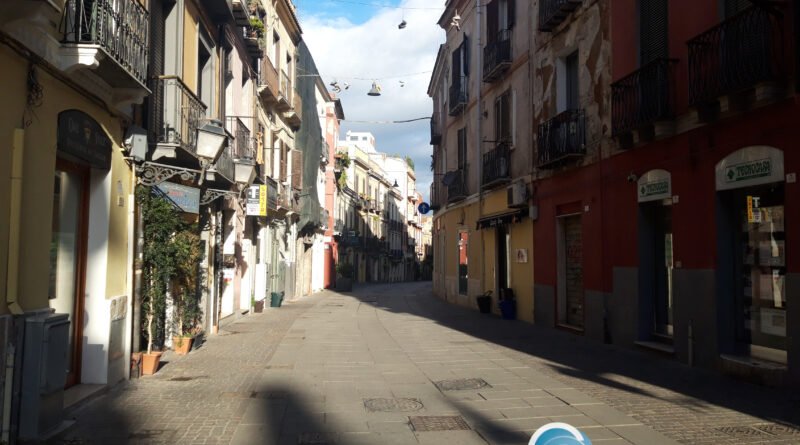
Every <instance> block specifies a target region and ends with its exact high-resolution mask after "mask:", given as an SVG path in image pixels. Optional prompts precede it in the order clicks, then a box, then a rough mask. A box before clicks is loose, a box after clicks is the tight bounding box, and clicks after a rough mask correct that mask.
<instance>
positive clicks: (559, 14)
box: [539, 0, 582, 31]
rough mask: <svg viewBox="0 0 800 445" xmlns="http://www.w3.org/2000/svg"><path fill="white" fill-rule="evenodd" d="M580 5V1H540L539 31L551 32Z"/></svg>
mask: <svg viewBox="0 0 800 445" xmlns="http://www.w3.org/2000/svg"><path fill="white" fill-rule="evenodd" d="M581 3H582V1H581V0H541V1H540V2H539V31H552V30H553V29H555V28H556V27H557V26H558V25H559V24H561V22H563V21H564V19H565V18H567V16H568V15H569V13H570V12H572V11H574V10H576V9H577V8H578V7H579V6H580V5H581Z"/></svg>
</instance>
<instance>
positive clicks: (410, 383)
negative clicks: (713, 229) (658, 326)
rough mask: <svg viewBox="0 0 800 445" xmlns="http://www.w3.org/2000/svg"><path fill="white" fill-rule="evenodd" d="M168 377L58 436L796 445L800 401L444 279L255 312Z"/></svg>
mask: <svg viewBox="0 0 800 445" xmlns="http://www.w3.org/2000/svg"><path fill="white" fill-rule="evenodd" d="M162 362H167V363H165V364H164V365H162V368H161V369H160V370H159V371H158V372H157V373H156V374H155V375H154V376H149V377H143V378H141V379H138V380H132V381H130V382H128V383H123V384H121V385H119V386H117V387H115V388H113V389H111V390H110V391H109V392H107V393H105V394H104V395H102V396H100V397H98V398H96V399H94V400H92V401H90V402H87V403H85V404H83V405H82V406H80V407H78V408H75V409H73V410H72V411H71V412H68V414H67V417H68V418H71V419H74V420H75V424H74V425H73V426H72V427H71V428H69V429H68V430H66V431H65V432H64V433H62V434H61V435H59V436H57V437H55V438H54V439H53V440H52V442H53V443H59V444H60V443H65V444H94V443H112V444H121V443H148V444H155V443H165V444H166V443H181V444H184V443H185V444H195V443H197V444H206V443H235V444H250V443H263V444H331V443H336V444H383V445H388V444H416V443H420V444H465V445H467V444H484V443H492V444H527V443H528V440H529V439H530V437H531V435H532V433H533V432H534V431H535V430H536V429H537V428H538V427H540V426H542V425H544V424H546V423H549V422H566V423H569V424H571V425H573V426H575V427H577V428H579V429H580V430H581V431H583V432H584V433H585V434H586V435H587V436H588V437H589V439H590V440H591V441H592V443H594V444H598V443H599V444H617V443H619V444H623V443H634V444H648V445H656V444H670V443H691V444H702V443H707V444H727V443H785V444H789V443H795V444H796V443H798V442H800V431H798V430H797V429H794V428H793V427H791V426H788V425H791V424H794V425H797V424H798V421H799V420H800V419H798V415H799V414H798V413H800V401H798V398H800V396H798V395H797V394H794V395H792V394H789V393H788V392H784V393H779V392H776V391H773V390H770V389H766V388H762V387H756V386H752V385H749V384H747V383H743V382H741V381H735V380H730V379H727V378H725V377H721V376H719V375H715V374H711V373H706V372H705V371H701V370H697V369H693V368H689V367H687V366H685V365H682V364H679V363H675V362H672V361H668V360H665V359H661V358H657V357H655V356H653V355H647V354H644V353H638V352H636V351H629V350H622V349H619V348H616V347H611V346H607V345H602V344H599V343H597V342H591V341H588V340H586V339H584V338H581V337H578V336H575V335H572V334H569V333H565V332H559V331H554V330H551V329H543V328H538V327H536V326H533V325H530V324H526V323H522V322H518V321H507V320H502V319H500V318H499V317H496V316H487V315H484V314H480V313H478V312H477V311H472V310H469V309H464V308H457V307H455V306H453V305H451V304H449V303H447V302H444V301H442V300H440V299H438V298H436V297H434V296H433V295H431V293H430V283H429V282H423V283H401V284H391V285H373V286H361V287H357V288H356V289H355V291H354V292H353V293H347V294H339V293H335V292H331V291H324V292H321V293H318V294H315V295H313V296H311V297H307V298H304V299H301V300H299V301H296V302H287V303H286V304H284V305H283V306H282V307H281V308H278V309H265V311H264V313H261V314H253V315H249V316H243V317H241V318H239V319H238V320H236V321H235V322H233V323H230V324H228V325H226V326H224V327H223V328H222V330H221V332H220V335H217V336H213V337H211V338H209V339H208V340H207V341H206V342H205V343H204V344H203V345H202V346H201V347H200V348H199V349H197V350H195V351H193V352H192V353H190V354H189V355H187V356H183V357H178V356H175V355H172V354H171V353H169V352H168V353H166V354H164V357H163V359H162Z"/></svg>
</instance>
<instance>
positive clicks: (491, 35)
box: [486, 0, 500, 43]
mask: <svg viewBox="0 0 800 445" xmlns="http://www.w3.org/2000/svg"><path fill="white" fill-rule="evenodd" d="M498 3H500V0H492V1H491V2H489V4H488V5H486V42H487V43H492V42H494V41H495V39H497V32H498V29H497V25H498V23H499V19H498V17H497V5H498Z"/></svg>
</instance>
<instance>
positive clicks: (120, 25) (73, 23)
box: [63, 0, 150, 85]
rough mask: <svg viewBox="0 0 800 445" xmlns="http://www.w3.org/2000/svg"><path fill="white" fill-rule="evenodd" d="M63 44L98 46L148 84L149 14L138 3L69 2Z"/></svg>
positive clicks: (128, 0) (122, 0) (119, 0)
mask: <svg viewBox="0 0 800 445" xmlns="http://www.w3.org/2000/svg"><path fill="white" fill-rule="evenodd" d="M63 21H64V31H65V32H64V43H71V44H89V45H98V46H99V47H100V48H102V49H103V51H105V53H106V54H108V56H109V57H110V58H111V59H112V60H114V61H116V63H117V64H119V66H121V67H122V68H124V70H125V71H127V72H128V74H129V75H130V76H132V77H133V78H134V79H136V80H137V81H138V83H139V84H140V85H145V84H146V82H147V80H146V79H147V52H148V48H149V46H150V40H149V38H150V32H149V30H148V24H149V14H148V12H147V10H146V9H145V8H144V7H143V6H142V5H141V4H140V3H139V2H138V1H136V0H67V3H66V7H65V8H64V18H63Z"/></svg>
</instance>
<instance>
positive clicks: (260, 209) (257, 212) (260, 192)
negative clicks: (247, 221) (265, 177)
mask: <svg viewBox="0 0 800 445" xmlns="http://www.w3.org/2000/svg"><path fill="white" fill-rule="evenodd" d="M246 210H247V216H267V186H266V185H251V186H250V187H249V188H248V189H247V206H246Z"/></svg>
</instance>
